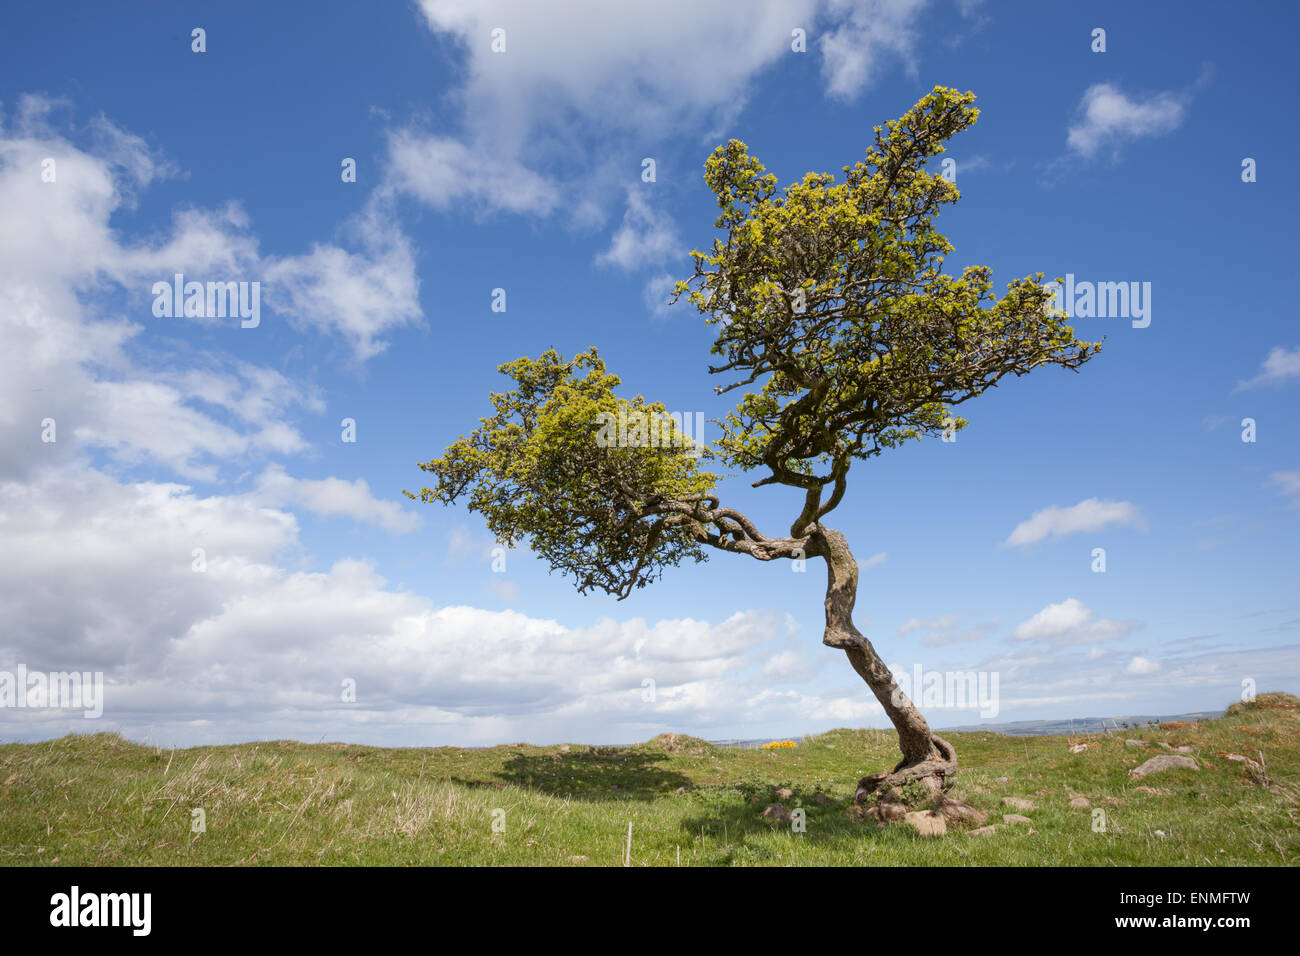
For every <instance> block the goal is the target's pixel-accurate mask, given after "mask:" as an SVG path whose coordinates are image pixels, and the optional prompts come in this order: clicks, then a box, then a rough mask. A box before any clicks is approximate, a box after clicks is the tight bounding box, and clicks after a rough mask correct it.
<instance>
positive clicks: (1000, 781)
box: [993, 777, 1011, 783]
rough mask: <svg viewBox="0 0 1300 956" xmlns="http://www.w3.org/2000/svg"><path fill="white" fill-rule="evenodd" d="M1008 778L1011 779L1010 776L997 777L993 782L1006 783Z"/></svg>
mask: <svg viewBox="0 0 1300 956" xmlns="http://www.w3.org/2000/svg"><path fill="white" fill-rule="evenodd" d="M1010 780H1011V778H1010V777H998V778H997V780H995V781H993V782H994V783H1008V782H1009V781H1010Z"/></svg>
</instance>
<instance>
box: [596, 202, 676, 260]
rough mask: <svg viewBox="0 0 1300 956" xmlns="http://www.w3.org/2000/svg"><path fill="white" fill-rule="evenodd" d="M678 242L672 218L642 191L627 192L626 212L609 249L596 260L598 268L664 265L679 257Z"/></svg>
mask: <svg viewBox="0 0 1300 956" xmlns="http://www.w3.org/2000/svg"><path fill="white" fill-rule="evenodd" d="M681 252H682V248H681V241H680V240H679V239H678V238H677V229H676V226H675V225H674V223H673V220H672V217H671V216H669V215H667V214H666V213H664V212H662V211H660V210H657V209H654V208H653V207H652V206H651V205H650V203H649V201H648V200H647V199H646V197H645V195H644V193H643V192H642V190H640V189H637V188H632V189H629V190H628V191H627V212H626V213H624V215H623V224H622V225H621V226H620V227H619V228H618V230H617V231H615V233H614V236H613V238H612V239H611V240H610V244H609V248H608V249H606V250H605V251H604V252H602V253H601V254H600V255H598V256H597V257H596V264H597V265H615V266H618V267H619V268H620V269H624V270H627V271H629V272H631V271H633V270H636V269H644V268H645V267H647V266H654V265H659V264H661V263H663V262H664V261H665V260H667V259H670V258H672V257H674V256H678V255H680V254H681Z"/></svg>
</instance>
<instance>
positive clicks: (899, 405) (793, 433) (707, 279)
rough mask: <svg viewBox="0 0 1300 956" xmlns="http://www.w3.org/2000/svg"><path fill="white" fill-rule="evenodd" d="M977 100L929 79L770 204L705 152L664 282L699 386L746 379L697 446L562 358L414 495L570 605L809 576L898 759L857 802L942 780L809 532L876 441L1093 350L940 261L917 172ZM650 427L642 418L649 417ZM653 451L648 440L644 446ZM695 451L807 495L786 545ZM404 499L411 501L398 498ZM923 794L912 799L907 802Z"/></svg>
mask: <svg viewBox="0 0 1300 956" xmlns="http://www.w3.org/2000/svg"><path fill="white" fill-rule="evenodd" d="M974 100H975V97H974V95H973V94H971V93H959V92H958V91H956V90H953V89H946V88H943V87H936V88H935V89H934V90H933V92H931V93H930V94H929V95H927V96H925V97H924V98H923V99H921V100H920V101H919V102H918V103H917V104H916V106H915V107H913V108H912V109H911V110H909V111H908V112H907V113H906V114H904V115H903V116H902V117H900V118H899V119H898V120H895V121H892V122H887V123H886V124H885V126H884V127H883V128H882V127H879V126H877V127H876V128H875V142H874V145H873V146H871V147H870V148H869V149H868V150H867V153H866V157H865V158H864V159H863V160H862V161H860V162H858V163H856V164H854V165H853V166H845V167H844V173H845V176H844V180H843V181H842V182H838V183H837V182H836V181H835V177H834V176H832V175H830V174H818V173H809V174H807V175H806V176H804V178H803V179H802V180H801V181H798V182H795V183H793V184H791V185H789V186H787V187H786V188H785V189H784V190H782V191H780V192H778V190H777V181H776V177H775V176H774V175H770V174H765V169H764V167H763V165H762V164H761V163H760V162H759V161H758V160H757V159H756V158H754V157H753V156H751V155H750V153H749V151H748V149H747V147H746V146H745V144H744V143H742V142H740V141H738V140H731V141H730V142H729V143H727V144H726V145H724V146H719V147H718V148H717V149H716V150H715V151H714V152H713V154H712V156H710V158H709V159H708V161H707V163H706V165H705V180H706V182H707V183H708V185H709V187H710V189H712V191H713V193H714V194H715V195H716V197H717V201H718V206H719V209H720V213H719V215H718V218H717V220H716V222H715V224H714V225H715V227H716V228H717V229H718V230H720V235H717V236H715V238H714V240H713V244H712V248H711V250H710V251H709V252H707V253H703V252H699V251H695V252H692V254H691V255H692V258H693V259H694V274H693V275H692V276H691V277H690V278H689V279H687V280H685V281H682V282H679V283H678V284H677V290H676V294H675V296H674V300H676V298H677V297H679V296H682V295H686V296H687V297H688V299H689V301H690V302H692V303H693V304H694V305H695V306H696V308H698V309H699V311H700V312H702V313H703V314H704V316H705V317H706V319H705V320H706V322H707V323H708V324H710V325H716V327H717V330H718V331H717V338H716V340H715V342H714V344H713V346H712V353H713V354H714V355H717V356H719V357H720V358H719V359H718V362H717V364H716V365H711V366H710V367H709V372H710V373H713V374H718V375H723V376H726V378H725V379H724V384H722V385H720V386H718V387H716V388H715V389H714V391H715V392H717V393H719V394H722V393H726V392H730V391H733V390H736V389H743V390H744V391H743V393H742V396H741V398H740V399H739V401H738V402H737V404H736V407H735V409H734V410H733V411H731V412H730V413H729V414H728V415H727V416H726V417H725V418H724V419H722V420H721V421H719V422H717V423H716V424H717V425H718V426H719V427H720V429H721V432H722V434H721V437H720V439H719V440H718V441H717V442H716V443H714V445H713V446H710V447H701V446H700V445H698V444H697V443H696V442H694V441H693V440H692V439H691V438H690V437H689V436H688V435H687V434H686V433H685V431H684V429H683V428H681V426H680V424H679V423H678V422H675V421H673V420H671V419H668V418H666V417H665V416H664V408H663V406H662V405H659V404H650V403H647V402H646V401H645V400H644V399H643V398H642V397H641V396H639V395H638V396H637V397H636V398H634V399H630V400H629V399H624V398H620V397H618V396H616V395H615V393H614V389H615V387H617V386H618V385H619V384H620V381H619V379H618V377H617V376H615V375H613V374H610V373H609V372H608V371H607V370H606V367H605V364H604V362H603V361H602V360H601V358H600V356H599V354H598V353H597V351H596V349H595V348H592V349H589V350H588V351H587V352H585V353H581V354H579V355H577V356H575V357H574V358H572V359H571V360H566V359H564V358H563V357H562V356H561V355H559V354H558V353H556V352H555V351H554V350H549V351H547V352H545V353H544V354H542V355H541V356H540V357H538V358H537V359H531V358H520V359H517V360H516V361H513V362H509V363H507V364H505V365H502V366H500V369H499V370H500V371H501V372H503V373H504V374H506V375H509V376H510V377H511V378H512V379H513V380H514V382H515V387H514V388H513V389H511V390H510V391H507V392H504V393H499V394H498V393H494V394H493V395H492V396H491V401H492V405H493V407H494V409H495V411H494V414H492V415H491V416H490V417H488V418H483V419H481V420H480V422H481V424H480V427H479V428H478V429H476V430H475V431H474V432H473V434H471V435H470V436H469V437H468V438H466V437H463V436H462V437H461V438H460V439H459V440H458V441H456V442H455V443H454V444H452V445H451V446H449V447H448V448H447V449H446V451H445V452H444V454H443V455H442V457H440V458H435V459H433V460H432V461H429V462H426V463H423V464H421V465H420V467H421V468H422V469H423V470H424V471H426V472H428V473H430V474H432V475H433V476H434V477H435V478H436V481H435V482H434V486H433V487H432V488H428V487H426V488H424V489H422V490H421V491H420V493H419V495H418V498H419V499H420V500H422V501H426V502H432V501H437V502H442V503H444V504H450V503H452V502H455V501H457V500H459V499H461V498H462V496H468V505H469V509H470V510H471V511H476V512H479V513H481V514H482V515H483V516H484V517H485V518H486V520H487V525H488V527H489V529H490V530H491V531H492V533H493V534H494V535H495V536H496V538H497V540H498V542H500V543H502V544H505V545H507V546H513V545H515V544H516V543H518V542H520V541H522V540H525V539H526V540H527V541H528V542H529V545H530V547H531V548H532V550H533V551H534V552H536V553H537V554H538V555H539V556H540V557H542V558H543V559H544V560H545V561H547V562H548V563H549V564H550V566H551V568H552V569H553V570H558V571H561V572H563V573H564V574H566V575H569V576H571V577H572V578H573V579H574V581H575V583H576V585H577V588H578V590H579V592H581V593H584V594H585V593H587V592H588V591H590V590H593V589H600V590H602V591H606V592H608V593H611V594H615V595H617V596H618V597H619V598H620V599H622V598H625V597H627V595H628V594H630V593H631V591H632V590H633V589H634V588H640V587H644V586H645V585H647V584H649V583H650V582H651V581H653V580H655V579H657V578H658V577H659V576H660V575H661V574H662V573H663V570H664V569H665V568H666V567H669V566H676V565H678V564H680V563H681V562H682V560H684V559H691V560H693V561H696V562H698V561H703V560H705V558H706V555H707V552H708V551H710V550H717V551H729V552H733V553H736V554H741V555H747V556H749V557H751V558H754V559H756V560H759V561H773V560H777V559H806V558H821V559H823V560H824V561H825V563H826V570H827V587H826V596H825V618H826V621H825V630H824V632H823V636H822V642H823V643H824V644H826V645H828V646H830V647H833V648H839V649H840V650H843V651H844V653H845V655H846V656H847V657H848V660H849V663H850V664H851V665H852V666H853V669H854V670H855V671H857V673H858V674H859V675H860V676H861V677H862V679H863V680H864V681H865V682H866V683H867V685H868V686H869V687H870V688H871V691H872V693H873V694H874V695H875V697H876V699H877V700H878V701H879V702H880V705H881V706H882V707H883V708H884V710H885V712H886V713H887V714H888V715H889V718H890V720H891V721H892V722H893V724H894V727H895V728H896V729H897V731H898V737H899V746H900V749H901V751H902V759H901V760H900V761H899V763H898V764H897V766H895V767H894V768H893V770H892V771H889V772H887V773H879V774H875V775H873V776H869V777H865V778H863V780H862V781H860V783H859V792H858V797H859V800H860V801H861V800H863V799H864V798H866V797H867V796H868V795H869V794H871V793H873V792H875V791H877V790H879V791H880V792H881V793H888V794H893V795H894V799H897V795H898V794H899V793H901V792H902V790H903V788H904V786H905V785H907V784H909V783H913V782H919V783H921V784H923V785H924V790H928V791H931V792H937V791H938V790H939V788H940V787H941V786H942V785H943V783H944V780H945V778H947V777H949V776H951V774H952V773H953V772H954V771H955V770H956V767H957V756H956V753H955V751H954V750H953V747H952V746H951V744H949V743H948V742H947V741H945V740H943V739H941V738H940V737H937V736H935V735H934V734H933V733H932V732H931V730H930V727H929V725H928V724H927V723H926V720H925V718H924V717H923V716H922V715H921V713H920V711H919V710H917V708H916V707H915V706H914V705H913V704H912V702H911V701H910V700H909V699H908V698H907V696H906V695H905V694H904V693H903V692H902V691H901V689H900V688H899V687H898V685H897V684H896V682H895V680H894V678H893V675H892V674H891V673H890V671H889V669H888V668H887V667H886V666H885V664H884V662H883V661H882V660H881V659H880V656H879V655H878V654H877V653H876V650H875V648H874V647H873V646H872V644H871V641H869V640H868V639H867V637H866V636H865V635H863V634H862V633H861V632H860V631H859V630H858V629H857V627H855V626H854V623H853V606H854V602H855V600H856V597H857V589H858V565H857V562H856V561H855V560H854V558H853V554H852V552H851V551H850V550H849V545H848V542H847V541H846V540H845V537H844V535H843V534H841V533H840V532H839V531H836V530H835V529H833V528H832V527H830V526H828V525H827V524H826V518H827V516H828V515H829V514H830V513H831V512H832V511H834V510H835V508H836V507H838V506H839V504H840V503H841V502H842V501H843V500H844V496H845V493H846V491H847V489H848V479H849V471H850V468H851V466H852V465H853V463H854V462H857V461H865V460H867V459H869V458H872V457H874V456H875V455H878V454H880V453H881V451H883V450H884V449H886V448H893V447H896V446H898V445H901V444H902V443H903V442H905V441H908V440H911V439H920V438H923V437H927V436H935V435H939V434H942V433H945V432H955V431H956V430H957V429H960V428H963V427H965V425H966V424H967V423H966V421H965V420H964V419H961V418H959V417H956V415H955V411H954V410H955V407H956V406H958V405H960V404H962V403H964V402H966V401H968V400H969V399H972V398H974V397H975V396H977V395H979V394H981V393H983V392H984V391H985V390H987V389H989V388H992V387H994V386H996V385H997V384H998V383H999V382H1000V381H1001V379H1002V378H1003V377H1004V376H1006V375H1014V376H1020V375H1024V374H1026V373H1028V372H1029V371H1031V370H1033V369H1035V368H1037V367H1039V366H1042V365H1058V366H1061V367H1063V368H1068V369H1077V368H1078V367H1079V366H1081V365H1082V364H1083V363H1084V362H1086V361H1087V360H1088V359H1089V358H1091V357H1092V356H1093V355H1094V354H1096V352H1097V351H1098V350H1099V349H1100V348H1101V344H1100V343H1089V342H1081V341H1079V340H1077V339H1076V338H1075V336H1074V332H1073V330H1072V329H1071V328H1070V327H1069V326H1068V325H1066V324H1065V318H1066V316H1065V314H1064V313H1062V312H1059V311H1055V310H1053V309H1052V308H1051V300H1052V295H1051V293H1050V292H1049V291H1048V290H1047V289H1045V288H1044V287H1043V285H1042V278H1043V275H1042V273H1037V274H1035V275H1032V276H1026V277H1025V278H1022V279H1017V280H1016V281H1014V282H1012V283H1010V284H1009V285H1008V286H1007V290H1006V292H1005V294H1003V295H1002V296H1001V297H996V296H994V295H993V294H992V293H991V291H990V290H991V289H992V278H991V270H989V269H988V268H985V267H983V266H969V267H967V268H966V269H965V270H963V272H962V274H961V276H960V277H958V276H955V275H949V274H946V273H944V272H943V271H942V268H943V262H944V257H945V256H946V255H947V254H948V253H950V252H951V251H952V249H953V247H952V245H951V244H950V243H949V242H948V240H947V239H945V238H944V237H943V236H942V235H941V234H939V232H937V231H936V230H935V228H934V224H933V221H934V217H935V215H936V214H937V213H938V212H939V210H940V207H941V206H943V205H945V204H948V203H952V202H955V201H956V200H957V198H958V195H959V194H958V192H957V189H956V187H955V186H954V185H953V184H952V183H950V182H948V181H947V180H946V179H945V178H943V177H942V176H940V175H936V174H934V173H931V172H929V171H928V170H927V169H926V165H927V163H928V161H929V160H931V159H933V158H934V157H935V156H937V155H939V154H941V153H943V152H944V145H943V144H944V143H945V142H946V141H947V140H948V139H949V138H950V137H952V136H953V135H954V134H956V133H958V132H960V131H961V130H964V129H966V128H967V127H968V126H970V125H971V124H972V123H974V122H975V120H976V118H977V116H978V115H979V113H978V110H976V109H975V108H974V106H973V105H972V104H973V103H974ZM657 425H658V426H662V427H656V426H657ZM656 439H658V440H656ZM706 461H720V462H721V463H722V464H724V465H726V466H729V467H731V468H734V469H739V470H741V471H746V472H757V473H758V475H759V477H758V478H757V480H755V481H754V482H753V487H756V488H757V487H762V486H764V485H771V484H777V485H787V486H791V487H793V488H797V489H800V490H802V491H803V492H804V501H803V506H802V509H801V510H800V512H799V514H798V515H796V516H795V517H794V520H793V522H792V523H791V525H790V530H789V533H788V534H785V535H774V534H765V533H763V532H762V531H760V530H759V529H758V528H757V527H756V526H755V525H754V523H753V522H752V521H751V520H750V519H749V518H748V517H746V516H745V515H744V514H743V513H742V512H740V511H738V510H736V509H734V508H731V507H726V506H724V505H723V504H722V502H721V500H720V499H719V497H718V495H717V493H716V490H715V489H716V486H717V484H718V481H719V478H718V476H717V475H716V474H713V473H711V472H707V471H704V470H702V468H701V465H702V463H703V462H706ZM405 494H407V495H408V496H409V497H412V498H415V497H417V496H416V495H414V494H412V493H411V492H405ZM923 792H924V791H923Z"/></svg>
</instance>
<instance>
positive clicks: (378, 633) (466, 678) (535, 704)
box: [0, 471, 817, 743]
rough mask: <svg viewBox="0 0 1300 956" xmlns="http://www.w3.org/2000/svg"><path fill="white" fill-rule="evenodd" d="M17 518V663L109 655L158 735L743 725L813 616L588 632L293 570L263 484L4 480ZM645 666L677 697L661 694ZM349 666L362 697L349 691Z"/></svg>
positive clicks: (399, 734)
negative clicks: (202, 726)
mask: <svg viewBox="0 0 1300 956" xmlns="http://www.w3.org/2000/svg"><path fill="white" fill-rule="evenodd" d="M0 515H3V520H2V521H0V580H4V581H5V584H6V587H5V610H6V631H5V634H4V635H3V636H2V637H0V658H3V659H4V660H8V661H11V662H22V663H25V664H26V665H27V666H28V667H29V668H31V669H33V670H47V671H48V670H73V669H76V670H92V671H93V670H103V671H104V672H105V673H106V678H107V683H108V687H107V690H106V708H105V718H104V723H103V724H101V725H100V727H97V728H96V729H100V728H102V727H103V726H104V725H105V724H108V725H110V726H118V727H123V728H127V729H129V730H131V731H132V732H134V733H136V734H137V735H139V734H142V733H143V732H144V730H145V729H147V728H148V727H149V726H150V725H156V727H157V730H156V732H155V734H154V737H155V739H159V738H160V737H163V738H170V739H172V740H182V741H184V740H189V741H193V740H195V739H210V738H211V737H221V738H223V739H233V738H236V737H238V736H240V735H241V734H243V735H247V736H257V737H265V736H266V735H267V734H268V733H273V734H274V735H277V736H282V735H284V734H285V733H289V734H296V735H301V736H311V737H313V738H316V737H319V736H320V735H321V733H322V732H328V733H330V734H338V735H340V736H342V737H344V738H345V739H370V740H383V739H386V740H390V741H392V740H403V741H405V742H408V743H409V742H413V741H412V740H411V727H413V726H422V727H425V728H427V730H428V731H429V732H430V733H432V734H434V735H435V737H436V739H438V740H439V741H440V742H446V741H448V740H452V739H454V740H457V741H458V742H461V743H479V742H497V741H499V740H500V739H502V738H503V737H508V738H513V739H520V738H523V737H529V738H533V739H536V736H537V735H545V734H547V733H548V732H551V731H549V730H548V728H552V729H554V728H567V730H568V731H569V732H578V733H585V734H586V735H588V736H590V734H591V733H592V728H594V727H597V726H599V727H601V728H604V730H603V732H610V733H612V732H614V731H615V729H616V728H618V727H619V726H621V725H624V724H626V725H627V726H628V727H629V728H634V729H632V730H628V731H627V733H629V734H635V735H639V734H640V733H641V730H640V728H641V727H642V726H643V725H645V724H655V723H657V724H660V725H665V724H669V723H670V722H671V723H673V724H675V725H676V726H679V727H680V726H682V725H684V724H689V723H691V722H694V723H696V724H699V723H710V722H712V723H725V722H726V721H727V720H729V719H731V718H732V715H734V714H735V713H736V712H737V711H738V710H739V709H740V708H741V707H742V706H743V705H744V702H745V701H746V700H747V699H748V698H749V697H750V696H751V695H752V693H753V688H752V687H751V686H749V684H748V683H747V681H753V682H756V683H761V682H762V681H763V679H762V678H761V677H760V676H759V674H760V671H761V670H762V668H763V666H764V665H765V664H767V663H770V661H771V660H772V658H773V653H774V649H773V645H774V643H779V642H784V641H788V640H790V639H791V628H792V627H793V623H792V622H791V621H790V620H789V619H788V618H785V617H783V616H782V615H780V614H774V613H760V612H753V611H746V612H738V613H735V614H733V615H731V616H730V617H728V618H727V619H726V620H723V621H720V622H717V623H710V622H705V621H697V620H692V619H678V620H662V621H658V622H655V623H647V622H646V621H644V620H640V619H634V620H630V621H622V622H618V621H613V620H609V619H603V620H600V621H598V622H596V623H595V624H592V625H590V626H587V627H581V628H569V627H565V626H563V625H561V624H559V623H557V622H555V621H551V620H543V619H538V618H533V617H529V616H526V615H523V614H519V613H517V612H514V611H485V610H478V609H475V608H471V607H437V606H435V605H433V603H432V602H430V601H429V600H428V599H427V598H424V597H422V596H420V595H417V594H413V593H410V592H406V591H402V590H396V589H393V588H392V587H390V586H389V585H388V584H387V582H385V581H384V580H383V579H382V578H381V577H380V576H379V575H378V574H377V573H376V572H375V570H374V569H373V568H372V567H371V566H370V565H369V564H367V563H364V562H359V561H354V560H348V559H343V560H339V561H337V562H335V563H334V564H333V565H332V566H331V567H330V568H328V569H327V570H321V571H308V570H302V571H289V570H286V569H284V568H282V567H280V566H278V565H277V563H276V562H277V556H278V555H281V554H283V553H285V552H287V551H292V550H295V549H297V548H298V547H299V542H298V538H297V524H296V521H295V519H294V517H293V516H292V515H290V514H287V513H285V512H283V511H280V510H277V509H273V508H267V507H264V506H261V505H259V504H257V503H255V502H254V501H253V498H252V496H237V497H223V496H209V497H201V496H198V495H196V494H194V493H193V492H192V491H190V490H189V489H187V488H185V487H183V486H179V485H168V484H160V483H154V482H145V483H137V484H123V483H119V482H117V481H115V480H113V479H112V478H110V477H108V476H106V475H104V474H102V473H99V472H95V471H82V472H79V473H58V474H51V475H48V476H45V480H43V481H42V482H40V483H39V484H21V483H17V482H9V483H6V484H3V485H0ZM196 548H198V549H202V552H203V554H202V558H203V561H204V566H203V567H202V568H201V569H200V570H197V571H196V570H195V558H194V556H193V551H194V549H196ZM502 597H503V598H505V599H508V598H509V597H510V595H508V594H505V595H502ZM805 653H806V655H816V653H817V650H816V647H815V646H810V647H809V648H808V649H807V650H806V652H805ZM786 664H787V666H788V668H789V669H791V670H793V669H795V668H796V666H797V661H794V660H793V659H790V660H787V661H786ZM745 675H749V676H748V677H746V676H745ZM647 677H648V678H651V679H653V680H654V681H655V683H656V686H657V691H658V695H659V699H660V701H661V702H662V704H663V707H662V708H659V707H652V706H648V705H647V703H646V702H644V701H643V700H642V698H641V688H642V681H643V680H644V679H645V678H647ZM348 678H351V679H352V680H355V681H356V683H357V692H358V701H357V703H356V704H355V705H350V704H344V703H342V701H341V699H340V695H339V688H340V687H341V686H342V682H343V681H344V680H345V679H348ZM0 720H3V721H4V722H5V724H6V729H7V731H8V728H10V727H13V726H15V725H16V724H19V723H22V722H23V721H28V720H30V721H35V722H37V723H38V724H39V725H40V726H41V727H47V728H49V731H50V732H52V731H53V730H54V728H55V727H56V726H61V725H58V721H59V720H63V721H64V722H65V723H66V724H67V725H70V726H76V727H78V728H79V729H85V728H84V726H82V725H81V724H80V723H79V722H76V723H74V721H76V720H77V718H68V717H66V716H60V715H58V714H53V713H48V712H44V713H43V712H16V711H15V712H7V713H4V714H0ZM201 721H211V726H212V728H213V729H212V730H211V732H210V734H207V735H197V736H196V734H197V732H196V731H195V730H194V729H193V728H194V727H195V726H199V725H198V724H196V723H195V722H201ZM661 729H662V727H661ZM554 732H556V733H559V732H560V731H559V730H554Z"/></svg>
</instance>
